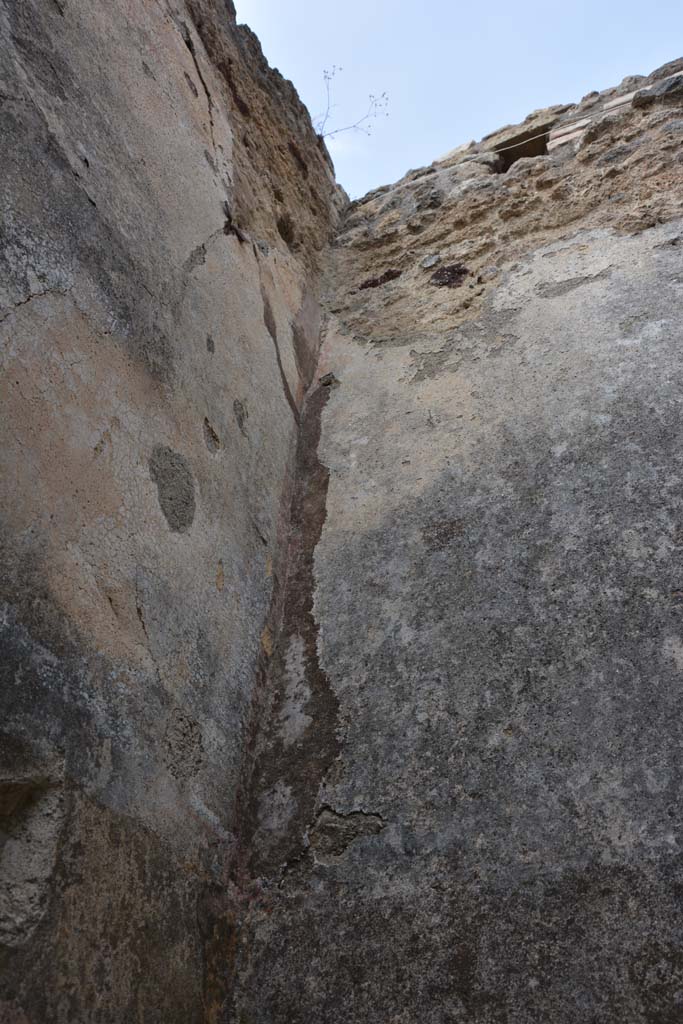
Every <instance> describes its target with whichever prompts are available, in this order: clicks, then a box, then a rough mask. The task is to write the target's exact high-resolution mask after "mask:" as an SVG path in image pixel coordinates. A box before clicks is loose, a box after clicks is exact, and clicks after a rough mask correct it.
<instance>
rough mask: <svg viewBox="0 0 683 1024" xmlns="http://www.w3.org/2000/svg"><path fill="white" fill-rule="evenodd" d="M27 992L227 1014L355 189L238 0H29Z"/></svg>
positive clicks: (22, 338) (10, 924) (7, 290)
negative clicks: (312, 431)
mask: <svg viewBox="0 0 683 1024" xmlns="http://www.w3.org/2000/svg"><path fill="white" fill-rule="evenodd" d="M0 39H2V44H1V46H0V125H1V127H0V136H1V137H2V147H1V149H0V217H1V226H0V353H1V359H2V427H1V429H2V442H1V443H0V464H1V466H2V469H1V476H2V487H3V499H2V568H3V571H2V614H1V615H0V623H1V630H2V651H3V653H2V662H1V670H2V685H1V689H0V704H1V710H0V723H1V728H2V742H1V744H0V815H1V816H2V817H0V917H1V918H2V925H0V949H1V953H0V964H1V970H2V978H3V981H2V993H3V995H2V1001H0V1007H1V1009H0V1017H2V1019H3V1020H8V1019H11V1020H12V1021H14V1020H17V1021H22V1022H24V1021H31V1022H32V1024H39V1022H43V1021H60V1022H61V1021H64V1022H67V1021H68V1022H69V1024H73V1022H75V1021H111V1022H123V1021H133V1020H140V1021H142V1020H145V1021H156V1020H159V1021H161V1020H163V1021H182V1022H183V1024H188V1022H190V1021H198V1020H207V1021H210V1020H218V1019H220V1013H221V1012H222V1009H221V1008H222V1006H223V1003H224V998H225V988H226V977H227V974H228V972H227V971H226V967H225V962H226V961H227V960H229V958H230V943H231V928H232V917H231V912H230V907H231V906H233V902H232V901H231V896H230V881H229V865H230V864H231V863H232V861H233V859H234V854H235V848H236V843H237V836H236V830H235V815H236V814H237V813H238V807H239V802H240V800H239V791H240V778H241V774H242V761H243V752H244V750H245V748H246V747H248V744H249V738H250V735H251V732H252V731H253V721H252V713H253V710H254V699H255V685H256V681H257V679H258V673H259V663H260V662H259V659H261V660H262V659H263V658H264V657H265V653H264V649H263V648H264V645H265V647H267V645H268V632H267V629H266V620H267V615H268V609H269V606H270V604H271V600H272V598H273V594H274V590H275V587H276V580H277V578H278V574H280V573H281V568H280V556H279V551H280V548H281V545H280V544H279V538H280V535H281V534H282V531H283V523H284V521H285V519H286V515H287V508H288V501H289V493H290V490H291V481H290V476H291V473H290V471H291V466H292V460H293V455H294V445H295V441H296V434H297V421H298V418H299V407H300V405H301V402H302V397H303V394H304V391H305V389H306V387H307V386H308V384H309V382H310V380H311V375H312V372H313V368H314V366H315V358H316V353H317V348H318V344H319V316H318V306H317V287H318V285H317V281H318V267H319V263H320V255H321V251H322V250H323V248H324V247H325V246H326V244H327V243H328V241H329V237H330V234H331V231H332V228H333V225H334V223H335V220H336V215H337V214H336V211H337V207H338V206H339V205H340V204H341V201H342V198H343V197H342V194H341V192H340V191H339V190H338V189H337V188H336V186H335V184H334V180H333V173H332V169H331V165H330V163H329V158H328V157H327V155H326V153H325V151H324V147H321V146H320V144H319V142H318V140H317V137H316V136H315V134H314V132H313V130H312V128H311V125H310V120H309V118H308V115H307V113H306V111H305V110H304V108H303V107H302V105H301V103H300V102H299V100H298V98H297V96H296V93H295V92H294V90H293V88H292V86H291V84H290V83H288V82H286V81H284V80H283V79H282V78H281V77H280V76H279V75H278V73H277V72H274V71H271V70H270V69H269V68H268V66H267V64H266V62H265V60H264V59H263V57H262V55H261V52H260V48H259V45H258V42H257V41H256V39H255V37H254V36H253V35H252V34H251V33H250V32H249V30H248V29H246V28H243V27H237V26H236V24H235V16H234V10H233V9H232V6H231V5H230V4H229V3H228V4H226V3H224V2H222V0H221V2H218V0H216V2H215V3H214V2H206V0H205V2H202V3H201V4H198V3H191V4H188V5H185V4H184V3H182V2H180V0H179V2H175V0H172V2H169V3H166V2H163V3H162V2H152V0H150V2H144V3H143V2H139V0H113V2H107V3H104V4H100V3H90V2H86V0H49V2H47V0H40V2H39V0H35V2H27V3H21V4H17V3H13V2H11V0H10V2H5V3H0Z"/></svg>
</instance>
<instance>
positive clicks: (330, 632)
mask: <svg viewBox="0 0 683 1024" xmlns="http://www.w3.org/2000/svg"><path fill="white" fill-rule="evenodd" d="M644 84H645V85H647V84H648V83H647V82H645V83H644ZM647 109H648V110H650V113H649V114H647V115H646V116H643V115H642V114H641V113H640V111H639V110H637V109H636V110H633V109H629V111H628V112H627V113H625V114H623V113H622V114H620V115H619V118H618V119H614V120H612V119H609V121H608V123H606V124H603V125H602V126H601V127H600V128H597V127H596V128H595V129H593V130H592V132H588V133H587V134H586V135H585V136H584V137H583V139H582V140H581V141H578V142H576V143H575V144H570V145H569V148H568V149H565V151H562V150H561V149H558V150H557V151H556V153H555V154H553V155H552V156H538V157H535V158H531V159H529V158H527V159H522V160H519V161H517V162H515V163H514V164H513V165H512V167H511V168H510V169H509V171H508V172H507V173H506V174H501V173H494V171H493V170H492V168H495V165H496V160H497V158H496V157H495V155H494V156H491V154H490V153H487V152H481V151H479V152H477V151H475V153H474V154H473V156H472V159H470V160H467V159H466V160H465V162H462V157H463V153H461V154H460V160H461V162H458V161H457V160H456V161H455V162H454V163H453V164H451V163H450V161H449V160H446V161H445V162H444V163H441V164H440V163H437V164H435V165H434V166H433V168H432V169H431V171H430V172H427V173H426V172H415V173H414V174H413V175H411V176H408V178H407V179H405V180H404V181H403V182H400V183H398V184H397V185H396V186H393V187H390V188H388V189H385V190H380V192H379V193H377V194H372V195H371V196H370V197H368V198H367V199H366V200H362V201H360V202H359V203H356V204H353V205H352V207H351V210H350V212H349V215H348V216H347V219H346V221H345V225H344V226H343V227H342V230H341V232H340V235H339V238H338V241H337V244H336V248H335V250H334V253H333V257H332V260H331V265H330V270H329V274H328V278H327V294H326V303H327V307H328V310H329V322H328V328H327V335H326V341H325V345H324V348H323V353H322V363H321V367H320V372H321V373H324V372H328V373H331V374H333V375H334V378H335V380H336V381H337V382H338V385H337V386H336V387H335V388H334V390H333V391H332V392H331V393H330V397H329V402H328V404H327V405H326V407H325V409H324V410H323V412H322V431H321V440H320V444H319V447H318V458H319V460H320V462H321V463H322V465H323V466H325V467H326V468H327V470H328V472H329V481H328V485H327V494H326V515H325V523H324V527H323V529H322V533H321V538H320V541H319V543H318V544H317V546H316V549H315V555H314V581H313V585H314V595H313V614H314V617H315V621H316V625H317V630H318V640H317V664H318V671H319V672H322V673H323V674H324V677H325V679H326V681H327V686H328V687H329V690H330V694H331V696H330V702H329V704H328V707H330V706H334V704H336V706H337V709H338V710H337V721H336V728H335V746H334V748H332V747H329V748H328V750H329V759H328V761H327V762H326V763H325V765H324V771H320V770H319V768H318V765H320V764H321V763H322V760H323V759H322V758H320V757H319V759H318V762H316V764H311V765H310V773H309V775H308V776H307V777H306V782H305V785H303V784H302V783H301V782H300V781H299V780H300V778H301V776H302V768H301V767H300V766H299V765H298V764H297V762H296V748H295V746H293V744H296V743H297V742H299V743H300V745H301V747H300V749H301V755H302V756H303V757H305V750H306V743H307V742H310V739H309V734H310V735H318V736H319V735H320V732H319V726H318V722H317V721H316V715H315V711H314V705H313V703H311V702H306V699H305V697H306V690H305V688H304V687H303V686H302V684H301V683H300V682H297V689H296V693H297V694H298V695H299V700H300V703H299V704H298V705H297V708H298V718H297V719H296V721H297V722H299V723H303V724H300V726H299V729H300V731H299V732H298V733H297V735H296V736H295V737H294V738H293V739H292V736H291V732H290V733H286V734H285V740H284V742H285V743H287V744H288V745H287V747H286V751H285V752H284V753H282V752H279V746H278V740H277V738H275V739H273V740H272V741H271V742H270V745H269V746H268V751H269V755H270V758H271V760H270V761H269V763H268V770H267V771H265V772H264V773H263V787H262V791H261V793H260V802H261V804H260V805H261V814H262V822H266V826H265V829H266V831H267V827H268V823H270V822H272V824H271V828H270V834H269V835H268V834H266V835H265V836H264V834H263V833H264V825H263V824H262V826H261V832H260V833H258V834H257V841H256V843H255V850H254V854H253V858H254V862H255V864H256V870H257V872H258V873H259V874H260V876H261V877H260V880H259V884H258V887H257V888H255V890H254V891H255V894H256V898H255V901H254V904H253V907H252V913H251V918H250V921H249V922H248V925H247V926H245V928H244V930H243V933H242V941H241V953H240V972H239V973H240V985H239V988H238V992H237V1007H238V1010H239V1013H241V1015H242V1016H241V1017H240V1016H239V1015H238V1019H240V1020H244V1021H259V1022H260V1021H273V1022H275V1021H282V1020H287V1021H291V1022H298V1021H302V1022H303V1021H310V1020H321V1021H330V1022H332V1021H335V1022H342V1021H343V1022H348V1024H350V1022H354V1024H355V1022H358V1024H361V1022H367V1021H387V1022H389V1021H390V1022H392V1024H399V1022H401V1024H412V1022H414V1021H416V1020H420V1021H424V1022H430V1024H431V1022H433V1024H437V1022H438V1024H445V1022H455V1021H463V1022H464V1021H477V1022H482V1024H483V1022H494V1021H496V1022H498V1021H500V1022H503V1021H505V1022H513V1021H514V1022H515V1024H520V1022H529V1024H531V1022H537V1021H553V1022H554V1024H560V1022H566V1024H576V1022H578V1021H587V1020H591V1021H596V1022H597V1021H601V1022H603V1021H604V1022H617V1021H619V1022H623V1021H629V1022H633V1024H635V1022H639V1024H640V1022H648V1024H655V1022H657V1024H660V1022H665V1021H671V1022H673V1021H677V1020H680V1019H681V1016H682V1015H683V957H682V955H681V948H682V947H681V940H682V937H683V914H682V912H681V902H680V893H681V886H682V885H683V859H682V843H683V838H682V836H681V827H680V826H681V820H682V818H683V802H682V800H681V769H682V762H681V755H680V750H681V743H682V740H683V734H682V733H681V726H680V722H681V720H682V712H683V676H682V674H681V671H682V668H683V655H682V651H683V639H682V634H681V614H682V609H683V604H682V601H683V590H682V589H681V582H680V580H681V564H680V560H681V551H682V548H681V544H682V535H681V521H682V520H681V517H682V515H683V504H682V501H683V499H682V491H681V487H682V485H683V445H682V444H681V423H682V419H681V417H682V413H683V408H682V402H683V398H682V396H683V362H682V360H681V350H680V341H681V324H682V323H683V265H682V263H681V254H682V253H683V217H682V214H683V192H682V190H681V184H680V183H681V180H683V179H682V178H681V173H682V170H683V164H682V163H681V138H682V136H681V132H680V126H681V124H682V123H683V122H681V121H680V112H679V111H674V112H672V111H671V109H669V107H663V106H661V105H660V106H655V107H649V108H647ZM567 116H569V115H567ZM536 120H537V121H538V123H541V124H547V123H550V122H552V120H553V118H552V117H550V118H549V115H548V112H542V113H541V114H540V115H538V116H537V118H536ZM510 134H513V135H514V133H513V131H512V130H510ZM503 138H504V136H503ZM624 139H626V140H628V141H627V142H624V141H623V140H624ZM629 147H630V148H629ZM465 156H467V154H465ZM615 167H616V172H612V171H610V168H615ZM469 168H473V170H469ZM443 268H447V273H438V271H439V270H440V269H443ZM282 693H283V698H284V699H283V701H282V704H281V707H280V710H279V711H278V712H277V713H276V716H278V715H279V717H276V721H277V722H278V723H279V725H278V728H279V729H280V735H282V724H281V723H282V722H283V721H285V722H287V721H289V720H290V718H291V702H292V696H291V694H292V689H291V686H290V687H288V688H285V689H284V690H283V691H282ZM304 716H309V717H310V719H311V721H310V722H305V718H304ZM327 727H328V726H327V722H326V724H325V728H327ZM280 742H282V741H280ZM273 764H279V773H276V776H277V777H276V779H275V780H274V779H273ZM312 785H314V786H315V787H316V790H317V795H316V798H315V801H314V805H313V812H312V813H311V812H310V811H309V810H308V808H309V807H310V805H311V794H310V790H311V786H312ZM257 789H258V787H257ZM277 794H280V795H282V794H286V800H282V799H280V802H279V804H278V814H277V816H274V817H273V818H272V819H269V817H268V814H269V811H270V810H271V809H272V807H273V806H274V803H275V802H276V801H275V795H277ZM304 806H305V807H306V808H307V811H306V814H305V815H303V817H304V821H305V823H304V827H303V828H302V827H301V819H302V812H301V809H302V807H304ZM364 822H369V823H372V824H371V825H370V826H368V827H364V826H363V823H364ZM344 823H345V824H344ZM321 824H322V825H323V826H324V828H325V829H326V835H325V838H324V839H323V841H322V842H321V837H320V829H321ZM264 849H266V850H267V851H268V856H267V858H266V861H265V863H264V860H263V859H261V860H259V856H260V855H261V856H262V851H263V850H264Z"/></svg>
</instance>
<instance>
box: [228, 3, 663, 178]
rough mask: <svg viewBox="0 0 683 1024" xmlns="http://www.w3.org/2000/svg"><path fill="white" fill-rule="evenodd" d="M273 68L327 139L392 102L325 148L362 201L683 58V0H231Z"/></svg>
mask: <svg viewBox="0 0 683 1024" xmlns="http://www.w3.org/2000/svg"><path fill="white" fill-rule="evenodd" d="M235 2H236V7H237V15H238V19H239V20H240V21H244V22H246V23H247V24H248V25H250V27H251V28H252V29H253V30H254V31H255V32H256V34H257V35H258V36H259V38H260V40H261V43H262V45H263V49H264V52H265V55H266V57H267V58H268V60H269V62H270V63H271V64H272V65H273V66H274V67H277V68H279V70H280V71H281V72H282V74H283V75H285V76H286V77H287V78H290V79H291V80H292V81H293V82H294V84H295V86H296V87H297V89H298V91H299V95H300V96H301V98H302V99H303V101H304V103H305V104H306V105H307V107H308V108H309V110H310V111H311V114H312V115H313V116H315V115H317V114H320V113H321V112H322V111H323V110H324V108H325V85H324V81H323V70H324V69H326V68H328V69H329V68H331V67H332V65H335V64H336V65H339V66H341V67H342V68H343V71H341V72H339V73H338V74H337V75H336V77H335V79H334V80H333V82H332V86H333V100H334V103H335V104H336V106H335V107H334V109H333V111H332V118H331V122H330V124H329V126H328V128H329V129H334V128H336V127H340V126H342V125H344V124H347V123H349V122H352V121H355V120H356V119H357V118H358V117H360V116H361V115H362V114H363V113H364V112H365V110H366V108H367V105H368V96H369V94H371V93H374V94H381V93H382V92H387V93H388V95H389V108H388V112H389V117H388V118H383V117H382V118H378V119H377V120H375V121H374V122H372V126H373V133H372V135H371V136H370V137H367V136H365V135H363V134H361V133H358V132H344V133H342V134H340V135H338V136H335V137H334V138H332V139H330V140H329V143H328V145H329V148H330V152H331V153H332V156H333V159H334V162H335V166H336V169H337V178H338V180H339V181H340V182H341V184H342V185H343V186H344V187H345V188H346V190H347V191H348V192H349V193H350V195H351V196H352V197H358V196H360V195H363V194H364V193H365V192H367V191H368V190H369V189H371V188H375V187H376V186H377V185H385V184H389V183H391V182H392V181H396V180H397V179H398V178H400V177H401V176H402V175H403V174H404V173H405V172H406V171H407V170H409V169H410V168H414V167H421V166H423V165H425V164H429V163H431V162H432V160H435V159H436V158H437V157H439V156H442V155H443V154H444V153H446V152H447V151H448V150H450V149H453V148H454V147H455V146H457V145H460V143H462V142H468V141H469V140H470V139H473V138H474V139H480V138H481V137H482V136H483V135H486V134H487V133H488V132H491V131H494V130H495V129H496V128H501V127H503V125H505V124H508V123H515V122H518V121H521V120H523V119H524V118H525V117H526V115H527V114H529V113H531V111H532V110H535V109H538V108H539V107H547V106H550V105H551V104H553V103H571V102H575V101H577V100H579V99H581V97H582V96H584V95H585V94H586V93H587V92H590V91H591V90H593V89H604V88H607V87H608V86H611V85H617V84H618V83H619V82H620V81H621V79H622V78H624V77H625V76H626V75H630V74H647V73H648V72H650V71H652V70H654V68H656V67H658V66H659V65H661V64H664V63H666V62H667V61H669V60H673V59H674V58H676V57H679V56H683V0H647V2H645V0H566V2H565V3H560V2H558V0H542V2H541V0H518V2H511V0H505V2H503V0H488V2H487V3H481V2H472V0H470V2H469V3H464V2H462V0H455V2H454V0H423V2H422V3H416V2H410V0H339V2H332V0H318V2H315V0H287V2H286V3H285V2H284V0H235Z"/></svg>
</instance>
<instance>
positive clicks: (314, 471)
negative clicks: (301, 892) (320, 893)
mask: <svg viewBox="0 0 683 1024" xmlns="http://www.w3.org/2000/svg"><path fill="white" fill-rule="evenodd" d="M336 386H337V381H336V379H335V378H334V375H332V374H330V375H328V376H326V378H325V381H324V383H323V382H318V384H317V385H316V386H314V388H313V389H312V391H311V392H310V394H309V396H308V398H307V400H306V403H305V405H304V411H303V416H302V421H301V429H300V432H299V438H298V442H297V451H296V479H295V485H294V494H293V498H292V506H291V527H290V531H291V532H290V536H289V542H288V570H287V582H286V588H285V591H284V595H283V612H282V621H281V624H280V628H279V630H278V633H277V636H276V637H275V640H274V643H273V657H272V661H271V664H270V667H269V673H268V680H269V687H270V688H271V692H273V693H274V694H275V695H276V696H275V701H274V707H273V709H272V713H271V714H272V718H271V721H270V722H269V723H268V725H267V726H266V728H265V730H264V733H263V740H262V743H261V746H260V749H259V752H258V755H257V758H256V765H255V769H254V776H253V788H252V795H251V810H250V817H251V821H252V822H253V824H252V828H254V831H253V833H252V835H253V839H252V842H251V843H250V844H249V845H250V848H251V870H252V872H255V873H261V872H264V871H267V872H269V873H271V872H278V871H280V870H281V868H282V866H283V865H284V864H286V863H287V862H289V861H291V860H292V859H296V858H297V857H298V856H300V854H301V852H302V850H303V849H304V848H305V845H306V830H307V828H308V825H309V823H310V821H311V820H312V818H313V816H314V811H315V805H316V801H317V799H318V790H319V787H320V784H321V783H322V782H323V780H324V778H325V775H326V773H327V772H328V771H329V769H330V767H331V765H332V764H333V762H334V760H335V758H336V757H337V754H338V751H339V740H338V735H337V707H338V705H337V700H336V697H335V695H334V693H333V692H332V690H331V688H330V686H329V682H328V680H327V677H326V675H325V673H324V672H323V671H322V669H321V668H320V664H319V661H318V648H317V644H318V624H317V622H316V620H315V617H314V614H313V596H314V588H315V581H314V574H313V556H314V552H315V548H316V545H317V543H318V541H319V539H320V534H321V531H322V528H323V524H324V522H325V515H326V499H327V488H328V483H329V471H328V469H327V467H326V466H324V465H323V464H322V463H321V462H320V460H319V457H318V444H319V441H320V421H321V415H322V412H323V409H324V408H325V405H326V404H327V401H328V399H329V396H330V393H331V391H332V390H333V389H334V388H335V387H336ZM285 792H286V793H287V794H290V795H289V796H288V798H287V801H286V805H287V808H288V810H287V814H286V816H285V817H284V818H283V814H282V813H281V810H280V811H277V808H276V806H275V805H277V807H280V808H281V805H282V794H283V793H285ZM274 816H275V817H274ZM275 819H276V820H277V822H278V825H277V828H271V827H270V826H269V824H268V823H269V822H271V821H272V820H275Z"/></svg>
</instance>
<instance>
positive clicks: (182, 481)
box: [149, 445, 195, 533]
mask: <svg viewBox="0 0 683 1024" xmlns="http://www.w3.org/2000/svg"><path fill="white" fill-rule="evenodd" d="M149 474H150V476H151V478H152V480H153V481H154V483H155V484H156V485H157V493H158V495H159V505H160V507H161V511H162V512H163V513H164V518H165V519H166V522H167V523H168V525H169V526H170V528H171V529H172V530H173V531H174V532H175V533H185V532H186V531H187V530H189V528H190V527H191V526H192V523H193V522H194V514H195V496H194V477H193V476H192V471H191V470H190V466H189V464H188V462H187V459H186V458H185V457H184V456H183V455H180V454H179V453H178V452H174V451H173V449H172V448H168V447H167V446H165V445H157V446H156V448H155V449H154V451H153V452H152V455H151V457H150V460H149Z"/></svg>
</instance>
